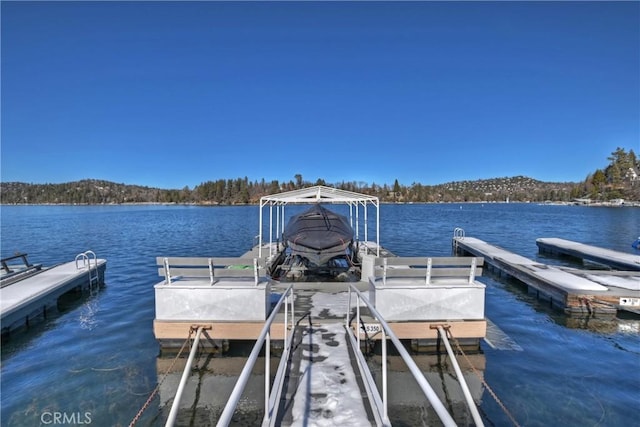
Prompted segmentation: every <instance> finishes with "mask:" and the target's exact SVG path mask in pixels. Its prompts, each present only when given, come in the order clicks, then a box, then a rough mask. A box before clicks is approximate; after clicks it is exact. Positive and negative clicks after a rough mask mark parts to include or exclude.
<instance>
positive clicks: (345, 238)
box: [282, 204, 354, 266]
mask: <svg viewBox="0 0 640 427" xmlns="http://www.w3.org/2000/svg"><path fill="white" fill-rule="evenodd" d="M353 235H354V233H353V228H351V225H349V220H348V219H347V218H346V217H345V216H344V215H340V214H337V213H335V212H333V211H330V210H329V209H326V208H325V207H324V206H322V205H320V204H315V205H313V206H312V207H311V208H309V209H307V210H306V211H304V212H302V213H299V214H297V215H294V216H292V217H291V219H290V220H289V223H288V224H287V226H286V227H285V229H284V232H283V233H282V237H283V240H284V242H285V245H286V246H287V247H289V248H290V250H291V253H292V254H293V255H299V256H301V257H304V258H306V259H308V260H309V262H311V263H313V264H315V265H316V266H321V265H325V264H327V262H328V261H329V260H331V259H332V258H335V257H337V256H341V255H345V254H347V250H348V249H349V248H350V247H351V245H352V243H353Z"/></svg>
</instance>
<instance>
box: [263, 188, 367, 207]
mask: <svg viewBox="0 0 640 427" xmlns="http://www.w3.org/2000/svg"><path fill="white" fill-rule="evenodd" d="M288 203H346V204H353V203H360V204H363V205H365V204H366V203H371V204H373V205H374V206H378V203H379V199H378V198H377V197H375V196H368V195H366V194H360V193H354V192H353V191H346V190H340V189H338V188H332V187H325V186H323V185H316V186H315V187H308V188H301V189H299V190H292V191H286V192H284V193H278V194H274V195H271V196H264V197H261V198H260V207H263V206H265V205H266V204H272V205H286V204H288Z"/></svg>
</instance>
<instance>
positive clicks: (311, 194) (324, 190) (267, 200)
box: [258, 185, 380, 258]
mask: <svg viewBox="0 0 640 427" xmlns="http://www.w3.org/2000/svg"><path fill="white" fill-rule="evenodd" d="M312 203H327V204H346V205H348V206H349V224H350V225H351V227H352V228H353V229H354V231H355V233H356V236H355V237H356V240H357V241H358V242H360V243H363V242H364V244H365V245H367V244H368V243H369V233H368V231H369V218H368V210H367V207H368V205H369V204H370V205H373V206H374V207H375V208H376V219H375V221H376V227H375V228H376V236H375V239H376V240H375V243H376V247H375V248H374V249H375V251H376V256H380V200H379V199H378V198H377V197H375V196H368V195H366V194H360V193H355V192H352V191H346V190H340V189H338V188H332V187H326V186H323V185H317V186H314V187H308V188H302V189H299V190H292V191H286V192H284V193H278V194H274V195H270V196H263V197H261V198H260V224H259V234H258V247H259V249H258V256H259V257H260V258H262V248H263V246H264V243H265V238H264V237H263V228H264V222H263V208H264V207H266V206H269V254H268V256H269V257H271V256H273V255H274V251H273V243H274V237H275V240H276V242H277V241H278V239H279V237H280V236H281V235H282V233H283V231H284V222H285V206H286V205H289V204H312ZM274 208H275V213H274ZM360 208H362V210H363V212H364V213H363V220H364V241H362V242H361V241H360ZM274 216H275V224H274ZM274 227H275V229H274ZM274 231H275V233H274ZM274 234H275V236H274ZM367 247H368V245H367Z"/></svg>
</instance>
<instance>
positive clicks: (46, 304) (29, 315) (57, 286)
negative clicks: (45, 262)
mask: <svg viewBox="0 0 640 427" xmlns="http://www.w3.org/2000/svg"><path fill="white" fill-rule="evenodd" d="M21 257H22V255H21ZM11 258H14V257H11ZM23 259H24V260H25V261H24V263H25V266H24V268H22V269H21V270H16V271H10V270H11V267H9V266H7V268H6V270H7V271H6V273H7V274H5V275H4V276H3V280H2V288H1V289H0V310H1V313H2V314H1V317H0V322H1V323H2V339H3V340H4V339H5V338H7V337H8V336H9V335H10V334H11V333H12V332H14V331H16V330H18V329H21V328H24V327H29V326H31V325H32V324H33V323H35V322H37V321H38V320H40V319H43V318H46V317H47V314H48V313H49V312H51V310H54V309H56V308H57V302H58V298H60V297H61V296H62V295H64V294H66V293H67V292H69V291H72V290H84V289H90V290H93V289H97V288H98V287H99V286H100V285H102V284H104V273H105V269H106V267H107V261H106V260H104V259H98V258H96V256H95V254H94V253H93V252H91V251H87V252H84V253H82V254H79V255H78V256H77V257H76V259H75V261H71V262H67V263H64V264H60V265H57V266H54V267H50V268H41V266H39V265H38V266H37V268H36V267H34V266H32V265H31V264H29V263H28V262H27V261H26V255H24V258H23ZM3 269H4V263H3ZM17 277H19V280H16V278H17Z"/></svg>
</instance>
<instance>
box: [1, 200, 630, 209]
mask: <svg viewBox="0 0 640 427" xmlns="http://www.w3.org/2000/svg"><path fill="white" fill-rule="evenodd" d="M380 204H381V205H485V204H486V205H522V204H525V205H531V204H536V205H543V206H584V207H607V208H629V207H631V208H640V201H625V202H623V203H614V202H593V203H578V202H564V201H549V202H521V201H514V202H507V201H466V202H380ZM2 206H203V207H232V206H259V203H230V204H225V203H178V202H131V203H0V207H2Z"/></svg>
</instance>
